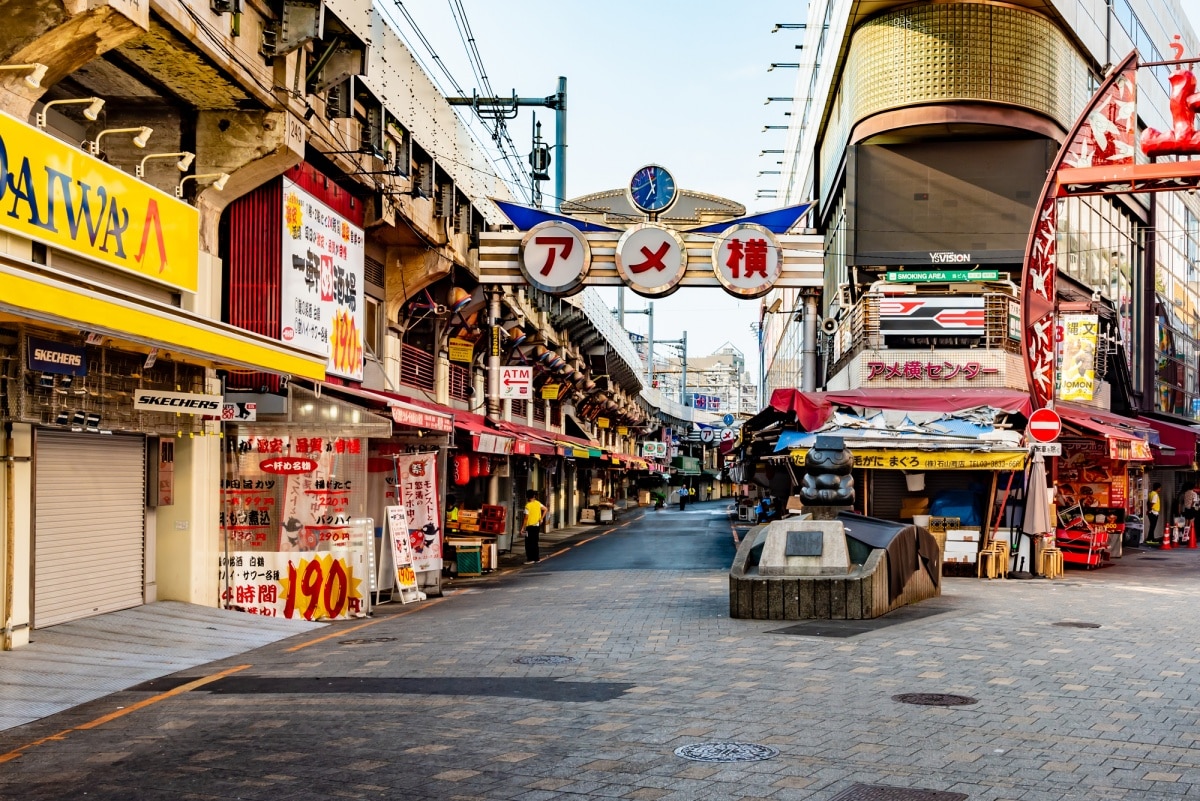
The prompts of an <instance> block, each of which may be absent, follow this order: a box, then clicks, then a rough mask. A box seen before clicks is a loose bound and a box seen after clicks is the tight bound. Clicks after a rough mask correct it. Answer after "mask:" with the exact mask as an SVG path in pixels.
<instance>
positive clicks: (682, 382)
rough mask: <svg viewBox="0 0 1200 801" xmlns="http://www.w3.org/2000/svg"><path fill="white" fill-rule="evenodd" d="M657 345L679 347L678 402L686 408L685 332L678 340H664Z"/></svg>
mask: <svg viewBox="0 0 1200 801" xmlns="http://www.w3.org/2000/svg"><path fill="white" fill-rule="evenodd" d="M658 344H660V345H678V346H679V365H680V368H681V369H680V371H679V402H680V403H681V404H682V405H684V406H687V405H688V402H687V331H684V332H683V336H682V337H680V338H679V339H664V340H662V341H660V342H659V343H658Z"/></svg>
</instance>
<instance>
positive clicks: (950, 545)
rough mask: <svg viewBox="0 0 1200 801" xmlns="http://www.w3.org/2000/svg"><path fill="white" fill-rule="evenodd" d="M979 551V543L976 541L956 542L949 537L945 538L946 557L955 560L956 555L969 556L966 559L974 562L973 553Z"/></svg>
mask: <svg viewBox="0 0 1200 801" xmlns="http://www.w3.org/2000/svg"><path fill="white" fill-rule="evenodd" d="M978 553H979V543H977V542H957V541H954V540H951V539H947V540H946V559H947V560H950V561H956V560H957V558H958V557H963V556H969V557H971V558H970V559H969V560H968V561H970V562H974V561H975V555H976V554H978Z"/></svg>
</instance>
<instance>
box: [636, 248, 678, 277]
mask: <svg viewBox="0 0 1200 801" xmlns="http://www.w3.org/2000/svg"><path fill="white" fill-rule="evenodd" d="M670 250H671V243H670V242H663V243H662V247H660V248H659V249H658V250H656V251H654V252H651V251H650V248H648V247H646V246H645V245H643V246H642V247H641V251H642V255H643V256H645V257H646V260H645V261H644V262H642V263H641V264H631V265H629V272H631V273H644V272H646V271H647V270H649V269H650V268H654V269H655V270H665V269H667V265H665V264H663V259H664V258H666V255H667V253H668V252H669V251H670Z"/></svg>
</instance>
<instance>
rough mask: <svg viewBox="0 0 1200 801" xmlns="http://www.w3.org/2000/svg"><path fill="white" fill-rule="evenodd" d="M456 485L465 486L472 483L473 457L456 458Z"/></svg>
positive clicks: (461, 456)
mask: <svg viewBox="0 0 1200 801" xmlns="http://www.w3.org/2000/svg"><path fill="white" fill-rule="evenodd" d="M453 464H454V483H455V484H457V485H458V486H460V487H461V486H463V485H464V484H468V483H470V481H471V457H470V456H467V455H466V454H460V455H458V456H455V457H454V460H453Z"/></svg>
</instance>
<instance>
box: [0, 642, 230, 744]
mask: <svg viewBox="0 0 1200 801" xmlns="http://www.w3.org/2000/svg"><path fill="white" fill-rule="evenodd" d="M248 667H250V665H238V666H236V667H231V668H228V669H226V670H222V671H220V672H218V673H213V674H212V675H211V676H204V677H203V678H199V679H196V680H195V681H189V682H188V683H187V684H181V685H179V686H178V687H176V688H175V689H173V690H167V691H166V692H163V693H159V694H158V695H155V696H153V697H151V698H146V699H144V700H142V701H138V702H137V703H136V704H130V705H129V706H127V707H125V708H124V709H118V710H116V711H115V712H109V713H108V714H107V715H101V716H100V717H98V718H96V719H95V720H92V721H89V722H87V723H82V724H80V725H78V726H75V727H73V728H70V729H64V730H63V731H60V732H58V733H57V734H51V735H50V736H49V737H43V738H42V739H40V740H34V741H33V742H31V743H28V744H26V745H24V746H22V747H20V748H17V749H16V750H13V751H9V752H8V753H7V754H0V763H4V762H10V761H12V760H14V759H16V758H18V757H20V756H23V755H24V753H25V752H26V751H29V750H31V749H33V748H36V747H37V746H39V745H42V744H44V743H48V742H51V741H54V740H65V739H66V738H67V735H69V734H70V733H71V732H74V731H85V730H87V729H94V728H96V727H97V726H103V725H104V724H105V723H109V722H111V721H114V720H116V719H117V718H120V717H124V716H125V715H128V714H129V713H131V712H136V711H138V710H139V709H145V708H146V707H148V706H150V705H151V704H157V703H158V702H159V701H165V700H166V699H168V698H173V697H175V696H176V695H182V694H183V693H186V692H190V691H192V690H194V689H196V688H197V687H203V686H204V685H205V684H212V683H213V682H214V681H218V680H219V679H223V678H225V677H226V676H231V675H233V674H234V673H238V672H241V671H243V670H245V669H246V668H248Z"/></svg>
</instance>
